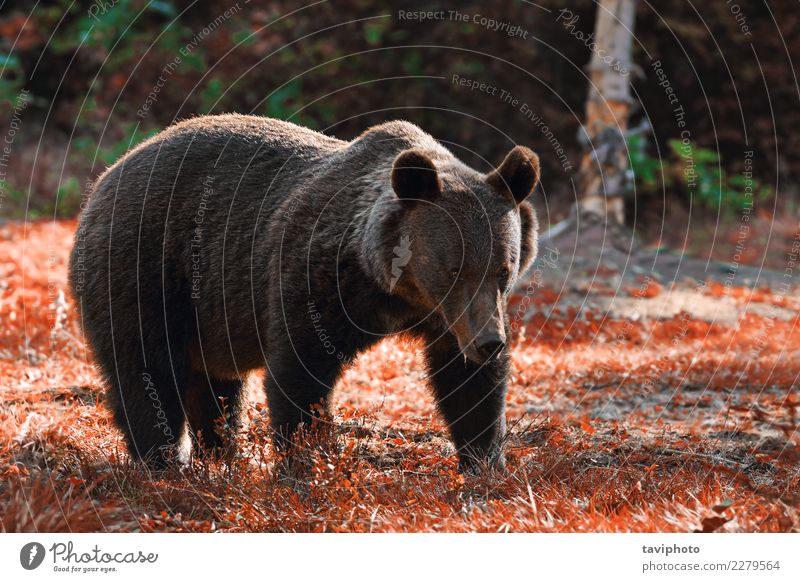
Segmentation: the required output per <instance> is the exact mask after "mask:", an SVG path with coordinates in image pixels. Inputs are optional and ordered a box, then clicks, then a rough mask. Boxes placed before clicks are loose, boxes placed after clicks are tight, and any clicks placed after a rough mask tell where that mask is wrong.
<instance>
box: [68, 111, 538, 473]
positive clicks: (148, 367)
mask: <svg viewBox="0 0 800 582" xmlns="http://www.w3.org/2000/svg"><path fill="white" fill-rule="evenodd" d="M409 150H410V152H409ZM529 151H530V150H524V151H522V153H521V154H520V152H519V151H517V150H514V151H513V152H512V154H509V158H507V160H506V162H505V163H503V164H502V165H501V166H500V167H499V168H498V169H497V170H496V171H494V172H491V173H490V174H489V175H488V176H487V175H485V174H482V173H479V172H476V171H474V170H472V169H470V168H469V167H467V166H466V165H464V164H463V163H462V162H460V161H459V160H458V159H456V158H455V157H454V156H453V155H452V154H451V153H450V152H449V151H448V150H447V149H445V148H444V147H443V146H442V145H440V144H439V143H438V142H437V141H436V140H434V139H433V138H432V137H431V136H429V135H428V134H426V133H424V132H423V131H422V130H421V129H419V128H418V127H416V126H414V125H412V124H410V123H407V122H403V121H392V122H388V123H384V124H382V125H378V126H375V127H372V128H371V129H369V130H367V131H366V132H364V133H363V134H362V135H360V136H359V137H357V138H356V139H354V140H353V141H350V142H345V141H341V140H338V139H334V138H332V137H328V136H325V135H323V134H320V133H317V132H314V131H312V130H309V129H306V128H303V127H299V126H297V125H293V124H291V123H287V122H283V121H278V120H274V119H267V118H262V117H253V116H243V115H220V116H209V117H198V118H194V119H190V120H188V121H184V122H181V123H178V124H176V125H174V126H172V127H170V128H168V129H167V130H165V131H164V132H162V133H160V134H158V135H157V136H155V137H153V138H151V139H150V140H148V141H146V142H145V143H143V144H141V145H139V146H138V147H137V148H135V149H134V150H132V151H131V152H129V153H128V154H127V155H125V156H124V157H123V158H121V159H120V160H119V161H118V162H117V163H115V164H114V165H113V166H111V167H110V168H109V169H108V170H107V171H106V172H105V173H103V175H102V176H100V178H99V179H98V180H97V182H96V184H95V187H94V191H93V194H92V198H91V201H90V203H89V205H88V207H87V208H86V209H85V211H84V212H83V214H82V216H81V219H80V226H79V229H78V232H77V235H76V244H75V247H74V249H73V251H72V255H71V261H70V282H71V286H72V290H73V293H74V296H75V298H76V300H77V302H78V305H79V307H80V311H81V315H82V322H83V327H84V332H85V335H86V337H87V339H88V342H89V344H90V345H91V347H92V349H93V352H94V355H95V359H96V362H97V364H98V366H99V368H100V370H101V371H102V373H103V375H104V377H105V379H106V381H107V382H108V384H109V387H110V396H111V398H110V401H111V405H112V408H113V411H114V418H115V420H116V423H117V425H118V426H119V427H120V428H121V429H122V431H123V433H124V434H125V437H126V440H127V443H128V446H129V450H130V452H131V453H132V454H133V455H134V456H135V457H138V458H144V459H146V460H148V461H150V462H152V463H153V464H155V465H161V464H163V463H165V462H166V461H168V460H169V459H170V458H172V457H176V456H177V457H179V458H182V457H184V456H185V455H186V454H187V453H188V451H189V442H190V439H189V437H190V435H195V436H197V435H200V439H199V440H200V441H202V442H203V443H204V444H206V445H207V446H208V447H209V448H212V449H213V448H214V447H219V445H220V444H221V440H220V437H219V435H218V434H217V432H216V431H215V421H216V419H218V417H219V416H220V415H221V414H222V413H223V412H224V413H225V414H226V415H227V423H228V426H229V427H230V428H231V430H236V428H237V426H238V423H239V418H240V413H241V410H242V406H243V398H244V394H243V389H242V386H243V380H244V379H245V378H246V376H247V374H248V373H249V372H250V371H252V370H254V369H258V368H267V375H266V376H267V378H266V386H265V389H266V393H267V400H268V405H269V410H270V417H271V421H272V425H273V427H274V430H275V435H276V441H275V442H276V445H277V446H279V447H284V448H285V447H287V446H289V444H290V437H291V436H292V434H293V433H294V431H295V430H296V428H297V427H298V425H299V424H300V423H301V422H308V421H310V420H311V419H312V418H313V417H314V416H315V414H316V413H318V412H320V411H324V410H325V408H326V407H327V404H328V402H329V395H330V392H331V390H332V388H333V386H334V384H335V382H336V380H337V378H338V376H339V375H340V373H341V371H342V369H343V367H344V366H346V365H347V363H348V362H349V361H351V360H352V358H354V357H355V355H357V353H358V352H359V351H361V350H364V349H366V348H368V347H369V346H371V345H373V344H374V343H375V342H377V341H379V340H380V339H382V338H383V337H386V336H388V335H392V334H398V333H406V334H411V335H415V336H418V337H421V338H423V340H424V341H425V345H426V348H425V351H426V356H427V361H428V364H429V368H430V369H429V372H430V382H431V386H432V389H433V391H434V394H435V396H436V398H437V401H438V404H439V408H440V410H441V412H442V414H443V416H444V417H445V419H446V420H447V422H448V425H449V427H450V432H451V435H452V438H453V440H454V443H455V445H456V447H457V448H458V451H459V453H460V456H461V461H462V464H463V465H469V464H470V463H472V462H474V461H475V460H476V459H481V458H484V459H485V458H488V459H491V460H493V461H495V462H498V463H502V453H501V451H500V446H499V445H500V443H501V441H502V438H503V434H504V431H505V419H504V410H505V405H504V401H505V391H506V377H507V375H508V370H509V363H508V353H507V348H506V345H505V343H506V338H507V333H508V322H507V317H506V315H505V300H506V298H507V293H508V290H509V289H510V288H511V285H512V283H513V281H514V280H515V278H517V277H518V276H519V274H520V273H522V272H523V271H524V270H525V269H526V268H527V267H528V266H529V265H530V264H531V262H532V261H533V259H534V258H535V255H536V231H537V224H536V217H535V214H534V212H533V209H532V208H531V206H530V205H529V203H528V202H526V201H525V198H526V197H527V196H528V194H529V193H530V192H531V191H532V189H533V188H534V186H535V184H536V181H537V180H538V158H537V159H536V172H533V171H532V161H531V160H532V159H533V158H531V155H528V154H527V153H526V152H529ZM514 152H516V153H514ZM530 154H532V152H530ZM532 155H533V156H534V157H535V154H532ZM509 160H510V161H509ZM417 191H418V194H416V195H415V192H417ZM509 191H510V192H511V194H512V196H508V192H509ZM318 405H320V406H318ZM195 440H198V439H195Z"/></svg>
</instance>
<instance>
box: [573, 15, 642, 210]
mask: <svg viewBox="0 0 800 582" xmlns="http://www.w3.org/2000/svg"><path fill="white" fill-rule="evenodd" d="M635 11H636V3H635V0H600V1H599V2H598V6H597V17H596V20H595V30H594V43H595V45H594V48H593V51H592V59H591V62H590V64H589V72H590V79H591V85H590V87H589V94H588V97H587V100H586V123H585V124H584V127H583V130H582V141H583V144H584V154H583V158H582V159H581V165H580V171H579V177H578V185H579V192H580V193H581V199H580V201H579V211H580V212H581V213H582V214H583V215H592V216H594V217H596V218H599V219H600V220H601V221H604V222H605V223H607V224H610V225H616V226H621V225H622V224H623V222H624V219H625V207H624V195H625V190H626V184H627V167H628V163H627V161H628V155H627V146H626V140H625V135H626V132H627V130H628V115H629V113H630V109H631V103H632V100H631V94H630V75H631V70H632V68H633V62H632V47H633V26H634V13H635Z"/></svg>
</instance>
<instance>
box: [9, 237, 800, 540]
mask: <svg viewBox="0 0 800 582" xmlns="http://www.w3.org/2000/svg"><path fill="white" fill-rule="evenodd" d="M73 228H74V223H71V222H58V223H55V224H53V223H36V224H28V225H27V226H23V225H14V224H11V225H6V226H3V227H1V228H0V257H2V258H0V318H1V319H2V321H3V326H2V327H0V374H1V375H2V378H3V382H2V386H1V387H0V389H1V390H2V395H0V397H1V398H2V402H3V406H2V408H1V409H0V514H1V515H2V516H3V517H2V526H3V530H4V531H73V532H76V531H132V530H141V531H214V530H225V531H475V530H477V531H492V532H494V531H694V530H703V529H705V530H720V531H799V530H800V513H799V512H798V503H799V502H800V447H799V445H800V437H799V436H798V432H797V426H798V417H797V413H798V411H797V408H798V406H800V400H799V399H798V395H797V379H798V374H800V357H798V356H799V355H800V328H799V327H798V321H799V320H798V316H797V315H795V316H794V317H793V318H783V319H782V318H777V317H776V318H770V317H767V316H765V315H763V314H762V315H755V314H753V313H749V312H748V314H747V315H742V316H740V317H739V318H738V320H737V321H736V323H735V324H734V325H722V324H716V323H708V322H705V321H700V320H694V319H692V318H688V317H685V316H683V315H682V316H678V317H675V318H671V319H665V320H660V321H657V322H653V321H645V322H643V321H630V320H618V319H611V318H609V317H608V316H607V315H606V314H603V313H597V314H588V315H587V314H586V313H582V314H580V315H578V314H577V313H575V312H569V313H553V314H551V315H549V316H548V317H545V316H544V315H541V314H536V312H537V311H540V310H539V308H540V307H542V305H543V304H544V303H546V302H547V301H548V300H549V299H550V298H551V297H550V295H549V294H548V293H542V294H540V295H539V296H538V297H537V298H536V299H535V300H534V301H533V302H532V304H531V305H530V306H529V307H528V310H527V313H529V314H534V315H532V316H531V317H529V318H528V321H527V324H526V327H525V331H524V334H523V335H522V337H520V338H518V343H517V345H516V347H515V349H514V364H515V372H514V374H513V378H512V383H511V388H510V391H509V400H508V405H509V420H510V423H511V425H512V429H511V434H510V436H509V440H508V457H509V467H508V469H509V470H508V471H507V472H504V473H491V472H484V473H482V474H480V475H477V476H468V477H465V476H463V475H460V474H458V473H457V471H456V465H455V459H454V456H453V450H452V446H451V445H450V444H449V441H448V439H447V438H446V432H445V430H444V426H443V424H442V422H441V420H440V419H439V418H438V416H437V415H436V413H435V410H434V406H433V402H432V399H431V397H430V395H429V394H428V392H427V389H426V387H425V381H424V376H423V374H422V366H421V359H420V357H419V355H418V353H417V350H418V346H415V345H408V344H404V343H401V342H397V341H394V342H385V343H383V344H381V345H380V346H378V347H377V348H375V349H374V350H372V351H370V352H369V353H367V354H364V355H363V356H362V357H361V358H359V360H358V362H357V363H356V365H355V366H354V367H353V368H352V369H350V370H349V371H348V372H347V373H346V375H345V377H344V378H343V381H342V382H341V384H340V386H339V388H338V390H337V394H336V401H335V404H336V410H337V416H336V419H335V430H334V431H332V432H331V433H330V434H329V435H328V437H327V439H326V440H325V442H317V443H309V448H308V454H307V457H308V458H307V461H308V467H309V468H308V474H307V475H306V476H305V479H303V481H302V482H300V483H292V482H287V481H286V480H284V479H281V478H279V477H278V476H277V472H276V471H274V470H273V468H274V458H273V454H272V450H271V447H270V444H269V439H268V430H267V427H268V412H267V410H266V409H265V406H264V404H263V402H259V401H254V403H253V405H252V407H251V408H250V410H249V416H250V422H249V428H248V431H247V433H246V434H243V435H242V436H241V437H240V443H239V446H240V450H241V454H240V455H239V457H237V458H236V459H234V460H232V461H229V462H222V461H195V462H194V463H193V464H192V465H191V466H189V467H187V468H185V469H184V470H183V471H180V472H178V471H177V470H176V471H175V472H173V473H172V474H167V475H151V474H148V472H147V471H146V470H145V469H143V468H142V467H140V466H138V465H135V464H131V463H130V462H129V460H128V458H127V456H126V454H125V453H124V448H123V446H122V441H121V438H120V435H119V434H118V433H117V432H116V430H115V429H114V428H113V427H112V425H111V422H110V416H109V414H108V413H107V411H106V410H105V409H104V407H103V399H104V398H103V388H102V386H101V385H100V383H99V380H98V377H97V375H96V374H95V372H94V370H93V369H92V366H91V364H90V362H88V361H87V360H86V352H85V348H84V345H83V343H82V340H81V339H80V334H79V330H78V326H77V323H76V321H75V317H74V311H73V310H72V308H71V306H70V303H69V300H68V299H64V297H63V293H65V292H66V274H65V267H66V256H67V253H68V249H69V247H70V244H71V235H72V231H73ZM668 292H669V290H663V289H654V290H648V291H647V293H643V295H647V296H651V295H653V294H657V293H668ZM703 292H704V293H710V294H715V293H723V292H726V293H727V291H725V290H724V289H720V288H716V287H713V286H712V287H710V288H708V289H706V290H704V291H703ZM732 296H734V297H736V299H737V301H740V302H742V303H746V302H748V301H750V302H752V301H758V302H761V303H762V304H763V305H765V306H767V307H768V306H769V305H772V304H774V303H776V304H780V305H781V306H783V307H786V306H787V304H789V306H790V307H791V308H792V309H795V313H797V311H796V307H797V306H796V305H794V304H791V301H793V300H786V299H782V300H779V299H776V298H775V297H774V296H772V294H771V293H770V292H769V291H768V290H759V291H758V292H756V293H751V292H748V291H746V290H735V293H733V294H732ZM513 307H514V306H512V308H513Z"/></svg>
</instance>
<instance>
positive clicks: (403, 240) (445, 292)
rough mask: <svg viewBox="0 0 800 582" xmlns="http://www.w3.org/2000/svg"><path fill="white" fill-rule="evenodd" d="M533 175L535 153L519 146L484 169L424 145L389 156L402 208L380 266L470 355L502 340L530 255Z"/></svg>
mask: <svg viewBox="0 0 800 582" xmlns="http://www.w3.org/2000/svg"><path fill="white" fill-rule="evenodd" d="M538 181H539V157H538V156H537V155H536V154H535V153H534V152H533V151H531V150H529V149H528V148H526V147H522V146H517V147H515V148H513V149H512V150H511V151H510V152H509V153H508V155H507V156H506V157H505V160H503V162H502V163H501V164H500V166H499V167H498V168H496V169H495V170H493V171H492V172H489V173H488V174H480V173H478V172H476V171H474V170H472V169H470V168H469V167H467V166H465V165H464V164H462V163H461V162H459V161H458V160H457V159H455V158H454V157H452V156H450V157H447V156H442V155H441V153H440V152H426V151H425V150H422V149H408V150H405V151H402V152H400V153H399V154H398V155H397V156H396V158H395V160H394V163H393V165H392V173H391V184H392V190H393V192H394V195H395V196H396V198H397V201H396V202H395V204H396V207H398V208H399V211H398V214H397V215H396V216H398V218H397V222H396V224H395V228H393V229H392V231H393V237H394V246H393V247H392V253H391V255H390V256H391V263H390V264H386V265H384V267H385V269H384V273H385V274H386V275H387V276H388V278H389V287H390V292H391V293H396V294H399V295H401V296H402V297H403V298H404V299H405V300H406V301H409V302H411V303H412V304H415V305H417V306H418V307H420V308H422V310H423V311H424V312H425V313H427V314H431V315H433V314H435V315H438V316H439V317H440V318H441V320H442V321H443V322H444V324H445V326H446V328H447V330H448V331H449V332H450V333H452V334H453V335H454V336H455V338H456V339H457V341H458V345H459V347H460V349H461V351H462V352H463V354H464V356H465V357H466V358H469V359H470V360H472V361H474V362H476V363H482V362H484V361H487V360H488V359H490V358H492V357H495V356H496V355H497V354H498V353H499V352H500V351H501V350H503V348H504V347H505V345H506V342H507V340H508V338H507V336H506V334H507V331H508V325H507V315H506V302H507V299H508V294H509V292H510V291H511V288H512V286H513V284H514V282H515V281H516V279H517V278H518V277H519V276H520V275H521V274H522V273H524V272H525V271H526V270H527V268H528V267H529V266H530V265H531V263H532V262H533V260H534V259H535V258H536V252H537V245H536V241H537V230H538V225H537V221H536V215H535V213H534V211H533V208H532V207H531V205H530V203H529V202H527V198H528V196H529V195H530V194H531V192H532V191H533V189H534V188H535V187H536V184H537V182H538ZM387 260H388V257H387Z"/></svg>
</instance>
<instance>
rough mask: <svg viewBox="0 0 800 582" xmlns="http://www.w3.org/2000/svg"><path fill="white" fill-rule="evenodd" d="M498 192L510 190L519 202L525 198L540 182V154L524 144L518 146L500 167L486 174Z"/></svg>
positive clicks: (488, 180) (489, 182) (487, 180)
mask: <svg viewBox="0 0 800 582" xmlns="http://www.w3.org/2000/svg"><path fill="white" fill-rule="evenodd" d="M486 182H488V184H489V185H490V186H492V187H493V188H494V189H495V190H497V191H498V192H508V193H510V194H511V197H512V198H513V199H514V201H515V202H516V203H517V204H520V203H521V202H522V201H523V200H525V199H526V198H527V197H528V195H529V194H530V193H531V192H533V189H534V188H535V187H536V184H538V183H539V156H537V155H536V154H535V153H534V152H533V151H532V150H530V149H528V148H526V147H524V146H516V147H515V148H514V149H512V150H511V151H510V152H508V155H507V156H506V159H505V160H503V163H502V164H500V167H499V168H497V169H496V170H494V171H493V172H491V173H489V175H487V176H486Z"/></svg>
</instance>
